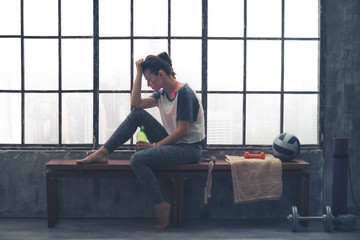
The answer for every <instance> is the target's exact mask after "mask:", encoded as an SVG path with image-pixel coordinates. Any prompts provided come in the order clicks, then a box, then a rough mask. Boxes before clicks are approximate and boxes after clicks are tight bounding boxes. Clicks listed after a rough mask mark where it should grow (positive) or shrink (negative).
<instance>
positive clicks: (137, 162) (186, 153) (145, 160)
mask: <svg viewBox="0 0 360 240" xmlns="http://www.w3.org/2000/svg"><path fill="white" fill-rule="evenodd" d="M139 126H144V127H145V132H146V135H147V137H148V140H149V142H150V143H153V142H159V141H161V140H162V139H164V138H165V137H167V136H168V134H167V132H166V131H165V129H164V127H163V126H162V125H161V124H160V123H159V122H158V121H157V120H156V119H155V118H154V117H153V116H151V115H150V114H149V113H148V112H146V111H145V110H143V109H138V110H133V111H131V113H130V114H129V115H128V117H127V118H126V119H125V120H124V121H123V122H122V123H121V125H120V126H119V127H118V128H117V129H116V131H115V132H114V133H113V135H112V136H111V137H110V138H109V140H108V141H107V142H106V143H105V144H104V147H105V148H106V149H107V150H108V151H109V152H113V151H114V150H115V149H116V148H117V147H118V146H120V145H122V144H124V143H125V142H126V141H128V140H129V139H130V138H131V137H132V136H133V135H134V133H135V131H136V129H137V128H138V127H139ZM201 150H202V148H201V143H200V142H199V143H193V144H172V145H164V146H159V147H156V148H149V149H145V150H142V151H139V152H136V153H134V154H133V155H132V156H131V158H130V163H131V168H132V170H133V171H134V173H135V175H136V176H137V178H138V179H139V181H140V183H141V184H142V185H143V187H144V189H145V191H146V193H147V194H149V195H150V196H151V198H152V200H153V203H154V204H158V203H160V202H162V201H163V197H162V194H161V191H160V187H159V184H158V181H157V178H156V177H155V175H154V172H153V171H152V170H151V169H152V168H156V167H162V166H171V165H179V164H186V163H196V162H198V161H199V160H200V157H201Z"/></svg>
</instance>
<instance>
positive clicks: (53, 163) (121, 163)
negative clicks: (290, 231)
mask: <svg viewBox="0 0 360 240" xmlns="http://www.w3.org/2000/svg"><path fill="white" fill-rule="evenodd" d="M208 168H209V164H208V162H199V163H196V164H183V165H177V166H169V167H161V168H157V170H161V171H174V170H179V171H189V170H190V171H191V170H196V171H201V170H204V171H207V170H208ZM282 168H283V170H302V169H307V168H310V164H309V163H308V162H306V161H304V160H300V159H297V160H292V161H288V162H282ZM46 169H50V170H130V169H131V167H130V160H109V162H108V164H76V160H63V159H52V160H50V161H49V162H48V163H47V164H46ZM229 169H230V164H229V163H228V162H226V161H225V160H217V161H216V163H215V165H214V170H229Z"/></svg>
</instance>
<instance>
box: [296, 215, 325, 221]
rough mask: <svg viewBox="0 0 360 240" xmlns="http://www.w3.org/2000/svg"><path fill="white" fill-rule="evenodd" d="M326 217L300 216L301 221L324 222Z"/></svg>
mask: <svg viewBox="0 0 360 240" xmlns="http://www.w3.org/2000/svg"><path fill="white" fill-rule="evenodd" d="M323 219H324V216H322V217H320V216H306V217H305V216H299V221H311V220H323Z"/></svg>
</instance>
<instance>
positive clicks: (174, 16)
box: [171, 0, 202, 36]
mask: <svg viewBox="0 0 360 240" xmlns="http://www.w3.org/2000/svg"><path fill="white" fill-rule="evenodd" d="M201 3H202V1H201V0H172V1H171V35H173V36H201V23H202V9H201V6H202V5H201ZM184 13H186V16H184Z"/></svg>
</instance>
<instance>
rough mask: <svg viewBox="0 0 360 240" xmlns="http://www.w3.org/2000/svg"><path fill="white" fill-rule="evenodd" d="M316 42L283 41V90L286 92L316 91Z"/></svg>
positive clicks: (317, 67) (317, 60)
mask: <svg viewBox="0 0 360 240" xmlns="http://www.w3.org/2000/svg"><path fill="white" fill-rule="evenodd" d="M318 52H319V42H318V41H285V50H284V58H285V60H284V61H285V64H284V79H285V82H284V88H285V90H286V91H317V90H318V84H319V83H318V75H319V72H318V71H319V56H318Z"/></svg>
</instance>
